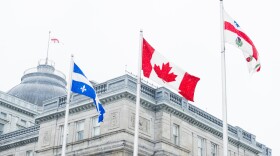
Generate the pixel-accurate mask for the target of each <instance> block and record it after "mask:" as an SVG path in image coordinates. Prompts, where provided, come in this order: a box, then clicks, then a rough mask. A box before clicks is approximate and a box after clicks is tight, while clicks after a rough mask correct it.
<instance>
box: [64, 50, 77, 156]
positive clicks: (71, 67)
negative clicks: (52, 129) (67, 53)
mask: <svg viewBox="0 0 280 156" xmlns="http://www.w3.org/2000/svg"><path fill="white" fill-rule="evenodd" d="M73 57H74V56H73V55H71V61H70V69H69V78H68V86H67V87H68V88H67V101H66V108H65V118H64V129H63V144H62V151H61V156H65V151H66V143H67V142H66V141H67V132H68V116H69V103H70V95H71V87H72V72H73V66H74V61H73Z"/></svg>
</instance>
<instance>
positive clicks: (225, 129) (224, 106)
mask: <svg viewBox="0 0 280 156" xmlns="http://www.w3.org/2000/svg"><path fill="white" fill-rule="evenodd" d="M220 20H221V21H220V24H221V67H222V68H221V70H222V111H223V149H224V152H223V153H224V154H223V156H227V151H228V150H227V149H228V125H227V94H226V60H225V41H224V27H225V26H224V7H223V0H220Z"/></svg>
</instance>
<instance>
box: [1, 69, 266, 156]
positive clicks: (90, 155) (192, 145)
mask: <svg viewBox="0 0 280 156" xmlns="http://www.w3.org/2000/svg"><path fill="white" fill-rule="evenodd" d="M94 88H95V89H96V92H97V93H98V96H99V99H100V101H101V103H102V104H103V107H104V108H105V110H106V113H105V117H104V122H103V123H101V124H99V123H98V122H97V116H98V114H97V111H96V110H95V107H94V106H93V103H92V100H91V99H89V98H87V97H85V96H83V95H77V94H72V96H71V102H70V105H69V106H70V109H69V120H68V125H69V126H68V134H67V148H66V155H68V156H76V155H79V156H107V155H113V156H130V155H132V154H133V144H134V143H133V141H134V119H135V103H136V78H135V77H134V76H133V75H130V74H125V75H123V76H120V77H117V78H114V79H111V80H108V81H106V82H103V83H98V84H94ZM0 95H1V96H0V102H1V103H0V108H1V112H2V109H3V110H4V109H5V110H9V111H10V112H13V111H14V112H17V111H18V112H20V114H22V116H30V118H31V119H30V120H28V119H27V117H25V118H23V117H22V118H23V119H25V120H26V121H28V122H30V124H29V125H28V126H26V127H25V128H21V129H18V130H15V129H13V131H8V130H7V129H8V128H7V127H9V126H7V123H8V122H7V120H8V119H7V118H9V119H10V118H11V117H7V116H8V113H7V115H6V117H2V116H1V117H0V124H1V123H2V124H3V123H4V130H2V131H3V132H2V134H1V135H0V155H1V156H2V155H3V156H25V155H26V156H30V155H33V156H35V155H36V156H37V155H42V156H59V155H61V149H62V138H63V130H64V128H63V125H64V114H65V102H66V95H62V96H55V97H53V98H50V99H48V100H44V101H43V102H42V106H38V105H37V107H40V109H38V108H37V110H40V111H36V108H35V107H34V109H29V110H23V109H25V108H27V107H25V106H22V107H23V108H22V110H17V109H20V108H21V107H19V106H20V105H21V104H20V102H21V101H22V100H20V99H19V98H17V97H14V96H12V95H9V94H7V93H1V94H0ZM7 99H10V101H9V100H7ZM12 99H14V100H12ZM23 103H24V102H23ZM27 104H30V105H32V103H28V102H26V105H27ZM140 105H141V107H140V118H139V119H140V122H139V143H138V145H139V148H138V149H139V152H138V154H139V155H141V156H222V154H223V141H222V136H223V134H222V132H223V130H222V120H220V119H218V118H216V117H214V116H213V115H211V114H209V113H207V112H205V111H203V110H201V109H199V108H197V107H195V106H193V105H191V104H190V103H188V101H187V100H186V99H184V98H182V97H181V96H179V95H177V94H176V93H173V92H171V91H170V90H168V89H167V88H164V87H161V88H157V87H154V86H153V85H151V84H148V83H147V82H144V81H142V84H141V100H140ZM35 106H36V105H35ZM3 112H4V113H5V112H6V111H3ZM26 114H28V115H26ZM4 116H5V115H4ZM20 119H21V118H20V117H19V118H18V120H15V121H13V122H16V123H18V121H19V120H20ZM32 119H33V122H32ZM3 121H4V122H3ZM31 123H32V124H31ZM10 127H12V126H10ZM0 130H1V129H0ZM228 140H229V143H228V153H229V154H228V155H229V156H271V149H270V148H268V147H266V146H265V145H264V144H262V143H259V142H257V141H256V136H255V135H254V134H251V133H250V132H247V131H245V130H243V129H242V128H240V127H234V126H231V125H228Z"/></svg>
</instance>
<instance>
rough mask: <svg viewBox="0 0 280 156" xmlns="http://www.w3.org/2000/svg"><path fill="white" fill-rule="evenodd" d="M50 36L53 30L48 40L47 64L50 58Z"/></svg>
mask: <svg viewBox="0 0 280 156" xmlns="http://www.w3.org/2000/svg"><path fill="white" fill-rule="evenodd" d="M50 36H51V31H49V40H48V48H47V58H46V64H48V59H49V47H50Z"/></svg>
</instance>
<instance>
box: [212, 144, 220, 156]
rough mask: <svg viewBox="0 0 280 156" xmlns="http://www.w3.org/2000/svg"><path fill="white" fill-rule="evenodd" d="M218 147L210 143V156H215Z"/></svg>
mask: <svg viewBox="0 0 280 156" xmlns="http://www.w3.org/2000/svg"><path fill="white" fill-rule="evenodd" d="M217 149H218V145H217V144H215V143H211V156H217V155H218V154H217V151H218V150H217Z"/></svg>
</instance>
